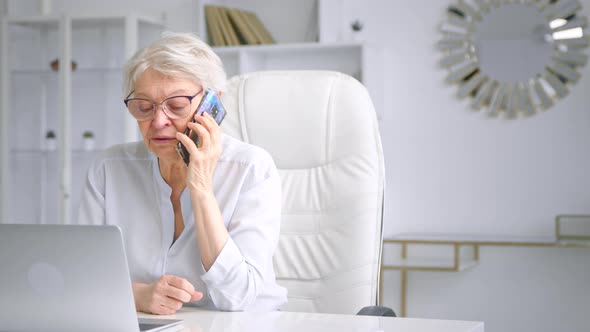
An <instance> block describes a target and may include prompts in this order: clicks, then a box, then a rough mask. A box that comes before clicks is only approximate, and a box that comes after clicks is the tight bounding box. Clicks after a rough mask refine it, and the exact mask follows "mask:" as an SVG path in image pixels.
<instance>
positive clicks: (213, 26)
mask: <svg viewBox="0 0 590 332" xmlns="http://www.w3.org/2000/svg"><path fill="white" fill-rule="evenodd" d="M205 20H206V25H207V34H208V35H209V44H211V46H225V41H224V38H223V34H222V32H221V26H220V21H219V20H218V15H217V7H215V6H211V5H206V6H205Z"/></svg>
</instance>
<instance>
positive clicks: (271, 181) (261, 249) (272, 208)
mask: <svg viewBox="0 0 590 332" xmlns="http://www.w3.org/2000/svg"><path fill="white" fill-rule="evenodd" d="M267 160H268V162H267V163H265V164H263V165H261V164H258V165H256V167H253V168H252V169H250V171H249V174H248V177H250V179H249V180H248V181H246V183H251V185H249V186H244V187H242V189H241V192H240V194H239V196H238V200H237V203H236V206H235V210H234V213H233V216H232V218H231V221H230V224H229V227H228V232H229V238H228V240H227V241H226V243H225V245H224V247H223V249H222V250H221V252H220V254H219V255H218V257H217V259H216V260H215V262H214V263H213V265H212V266H211V268H210V269H209V270H208V271H207V272H205V273H204V274H203V275H202V280H203V281H204V282H205V283H206V284H207V286H208V287H207V288H208V291H209V296H210V297H211V300H212V302H213V303H214V305H215V307H216V308H217V309H219V310H228V311H238V310H248V307H249V305H251V304H252V303H254V301H255V300H256V297H257V295H258V293H259V291H260V290H262V289H266V290H269V289H273V288H275V289H277V290H279V291H284V290H282V288H280V287H278V286H277V285H276V280H275V274H274V270H273V266H272V258H273V254H274V252H275V249H276V247H277V243H278V240H279V230H280V222H281V182H280V178H279V174H278V171H277V169H276V166H275V165H274V162H273V161H272V159H271V157H270V156H269V155H268V157H267ZM282 295H283V296H285V301H286V294H282ZM274 309H278V308H274Z"/></svg>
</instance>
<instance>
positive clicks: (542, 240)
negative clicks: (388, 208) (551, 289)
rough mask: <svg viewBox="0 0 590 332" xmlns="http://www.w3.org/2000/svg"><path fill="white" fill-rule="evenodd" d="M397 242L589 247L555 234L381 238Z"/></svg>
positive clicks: (443, 234) (409, 235)
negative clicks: (558, 237) (559, 237)
mask: <svg viewBox="0 0 590 332" xmlns="http://www.w3.org/2000/svg"><path fill="white" fill-rule="evenodd" d="M383 242H384V243H398V244H403V243H405V244H435V245H436V244H441V245H454V244H457V245H468V246H469V245H471V246H472V245H477V246H534V247H586V246H588V247H590V241H575V240H566V239H559V240H558V239H557V237H556V236H530V237H527V236H510V235H471V234H453V233H401V234H397V235H395V236H393V237H391V238H386V239H384V240H383Z"/></svg>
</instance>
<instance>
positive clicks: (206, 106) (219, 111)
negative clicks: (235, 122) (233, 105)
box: [176, 89, 226, 165]
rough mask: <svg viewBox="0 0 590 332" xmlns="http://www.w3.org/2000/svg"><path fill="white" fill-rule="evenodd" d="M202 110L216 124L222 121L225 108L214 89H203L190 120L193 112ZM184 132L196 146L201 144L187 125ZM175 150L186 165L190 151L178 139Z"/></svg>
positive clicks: (192, 119)
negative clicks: (203, 91) (203, 92)
mask: <svg viewBox="0 0 590 332" xmlns="http://www.w3.org/2000/svg"><path fill="white" fill-rule="evenodd" d="M203 112H207V113H208V114H209V115H210V116H211V117H212V118H213V119H215V122H217V124H221V121H223V119H224V118H225V114H226V112H225V108H224V107H223V105H222V104H221V100H220V99H219V96H218V95H217V92H216V91H215V90H212V89H207V90H206V91H205V95H204V96H203V98H202V99H201V102H200V103H199V106H198V107H197V109H196V110H195V112H194V113H193V115H192V116H191V122H195V114H196V115H201V114H203ZM184 134H185V135H187V136H188V137H190V138H191V139H192V140H193V141H194V142H195V144H196V145H197V147H200V146H201V142H200V141H199V137H198V136H197V134H196V133H193V131H192V130H191V129H189V128H188V127H187V128H186V130H185V131H184ZM176 150H177V151H178V154H180V156H181V157H182V160H183V161H184V163H185V164H186V165H188V163H189V161H190V153H189V152H188V150H187V149H186V147H185V146H184V145H183V144H182V143H181V142H180V141H178V142H177V143H176Z"/></svg>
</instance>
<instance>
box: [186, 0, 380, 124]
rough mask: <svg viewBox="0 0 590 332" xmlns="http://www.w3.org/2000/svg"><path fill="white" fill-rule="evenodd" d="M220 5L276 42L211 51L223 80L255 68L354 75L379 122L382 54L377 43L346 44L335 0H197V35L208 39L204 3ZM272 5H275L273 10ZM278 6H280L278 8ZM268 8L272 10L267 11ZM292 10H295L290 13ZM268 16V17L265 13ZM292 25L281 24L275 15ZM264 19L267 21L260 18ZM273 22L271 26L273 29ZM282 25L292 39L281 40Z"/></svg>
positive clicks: (339, 5) (337, 4)
mask: <svg viewBox="0 0 590 332" xmlns="http://www.w3.org/2000/svg"><path fill="white" fill-rule="evenodd" d="M208 4H211V5H219V6H226V7H231V8H240V9H245V10H250V11H253V12H256V13H257V14H258V16H259V17H260V19H261V21H262V23H263V24H264V25H265V27H266V28H267V29H268V30H269V31H270V33H271V34H272V35H273V37H275V39H276V41H277V44H272V45H247V46H232V47H215V48H214V51H215V52H216V53H217V54H218V55H219V56H220V57H221V59H222V61H223V63H224V65H225V69H226V71H227V74H228V77H231V76H234V75H238V74H243V73H248V72H253V71H260V70H282V69H308V70H314V69H317V70H335V71H339V72H343V73H345V74H348V75H350V76H353V77H355V78H356V79H358V80H359V81H361V82H362V83H363V84H364V85H365V86H366V87H367V89H368V90H369V93H370V94H371V97H372V99H373V103H374V104H375V109H376V111H377V117H378V118H379V119H381V118H382V114H383V113H382V110H383V105H384V88H383V87H384V77H383V75H382V68H383V64H384V59H383V52H382V50H381V48H380V46H379V45H371V44H368V43H363V42H353V41H350V40H348V41H345V40H343V39H345V38H344V37H343V36H344V35H345V34H344V33H343V32H342V31H339V29H341V28H342V20H341V19H340V18H339V17H338V13H339V12H340V11H341V9H342V1H340V0H317V1H315V0H314V1H302V2H285V1H283V2H281V1H279V2H278V3H277V2H273V1H269V0H256V1H248V2H247V3H244V2H243V1H239V0H199V1H197V5H198V8H199V24H198V27H199V31H198V32H197V33H198V35H199V36H201V38H203V39H204V40H207V27H206V20H205V15H204V6H205V5H208ZM273 6H274V7H273ZM281 6H282V8H279V7H281ZM269 7H273V8H269ZM294 11H295V12H294ZM269 13H272V15H270V14H269ZM293 16H295V17H297V21H296V22H292V21H290V22H289V24H285V23H284V22H281V20H279V19H277V17H282V18H283V19H285V20H286V19H290V18H292V17H293ZM265 18H266V20H265ZM273 24H274V25H273ZM285 26H288V27H289V29H292V30H294V31H298V32H299V34H298V35H295V36H288V37H285V38H287V39H288V40H282V39H281V36H284V35H286V33H285V32H284V29H285Z"/></svg>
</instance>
